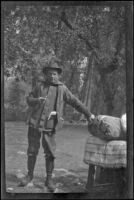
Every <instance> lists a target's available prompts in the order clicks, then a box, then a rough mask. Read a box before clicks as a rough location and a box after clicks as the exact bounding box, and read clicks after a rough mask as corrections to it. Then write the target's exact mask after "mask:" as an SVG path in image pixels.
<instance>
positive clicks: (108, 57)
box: [4, 3, 126, 116]
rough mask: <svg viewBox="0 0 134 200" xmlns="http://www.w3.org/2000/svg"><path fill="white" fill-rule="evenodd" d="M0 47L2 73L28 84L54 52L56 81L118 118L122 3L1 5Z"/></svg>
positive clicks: (122, 65) (122, 54)
mask: <svg viewBox="0 0 134 200" xmlns="http://www.w3.org/2000/svg"><path fill="white" fill-rule="evenodd" d="M4 51H5V52H4V53H5V56H4V72H5V75H6V76H16V77H18V78H19V79H22V80H23V81H25V82H26V84H28V85H29V84H32V85H33V86H34V85H35V84H36V80H37V79H38V78H39V77H40V76H41V68H42V64H41V60H42V59H45V60H46V62H48V61H49V59H50V58H51V57H52V56H56V57H58V58H59V60H60V64H61V65H62V67H63V76H62V81H63V82H65V84H66V85H67V86H68V87H69V89H71V90H72V92H73V93H74V94H75V95H76V96H78V97H79V98H80V99H81V100H82V101H83V102H84V103H85V104H86V105H87V106H88V107H89V109H91V111H92V112H93V113H95V114H98V113H101V114H102V113H104V114H110V115H117V116H119V115H120V113H121V112H122V111H121V110H122V108H123V107H125V90H126V82H125V72H126V69H125V62H126V58H125V7H124V6H121V7H118V6H112V7H110V6H92V7H91V6H46V5H42V6H38V5H26V6H24V5H23V6H19V5H18V6H16V5H15V6H14V5H13V6H12V5H10V4H8V3H7V4H5V5H4ZM83 62H84V64H83ZM120 100H122V101H120Z"/></svg>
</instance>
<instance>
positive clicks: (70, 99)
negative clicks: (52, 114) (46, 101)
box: [27, 81, 91, 129]
mask: <svg viewBox="0 0 134 200" xmlns="http://www.w3.org/2000/svg"><path fill="white" fill-rule="evenodd" d="M40 96H42V94H41V84H39V85H37V86H36V87H35V88H34V89H33V91H32V92H31V93H30V94H29V96H28V97H27V103H28V105H29V106H30V108H31V110H30V112H29V116H28V121H29V120H30V118H31V117H32V115H34V116H36V125H37V122H38V121H39V118H40V111H41V109H42V107H41V105H40V103H39V100H38V98H39V97H40ZM64 101H65V102H66V103H67V104H69V105H71V106H72V107H73V108H75V109H76V110H77V111H78V112H80V113H83V114H84V115H85V116H86V117H87V118H89V117H90V115H91V113H90V112H89V111H88V108H87V107H85V106H84V104H82V103H81V102H80V100H79V99H78V98H76V97H75V96H74V95H73V94H72V93H71V92H70V91H69V89H68V88H67V87H66V86H65V85H64V84H63V83H62V82H60V81H59V82H58V97H57V105H56V111H57V119H58V124H57V126H56V129H57V128H60V127H61V126H62V124H63V118H62V117H63V106H64Z"/></svg>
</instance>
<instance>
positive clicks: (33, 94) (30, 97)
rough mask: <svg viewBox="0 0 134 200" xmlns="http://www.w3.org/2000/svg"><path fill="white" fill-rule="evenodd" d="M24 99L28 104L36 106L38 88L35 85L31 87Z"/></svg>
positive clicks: (37, 102)
mask: <svg viewBox="0 0 134 200" xmlns="http://www.w3.org/2000/svg"><path fill="white" fill-rule="evenodd" d="M26 100H27V104H28V105H29V106H36V105H37V104H39V99H38V88H37V87H35V88H33V90H32V91H31V92H30V93H29V95H28V96H27V97H26Z"/></svg>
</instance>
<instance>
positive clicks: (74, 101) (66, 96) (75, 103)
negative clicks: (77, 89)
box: [63, 85, 91, 118]
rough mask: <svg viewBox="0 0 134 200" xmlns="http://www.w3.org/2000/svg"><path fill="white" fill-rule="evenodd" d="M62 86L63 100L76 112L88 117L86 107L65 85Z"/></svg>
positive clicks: (88, 113)
mask: <svg viewBox="0 0 134 200" xmlns="http://www.w3.org/2000/svg"><path fill="white" fill-rule="evenodd" d="M63 87H64V93H63V100H64V101H65V102H66V103H67V104H69V105H71V106H72V107H73V108H75V109H76V110H77V111H78V112H80V113H83V114H84V115H85V116H86V117H87V118H89V117H90V116H91V113H90V112H89V111H88V108H87V107H86V106H85V105H84V104H83V103H82V102H81V101H80V100H79V99H78V98H76V97H75V96H74V95H73V94H72V93H71V92H70V90H69V89H68V88H67V87H66V86H65V85H64V86H63Z"/></svg>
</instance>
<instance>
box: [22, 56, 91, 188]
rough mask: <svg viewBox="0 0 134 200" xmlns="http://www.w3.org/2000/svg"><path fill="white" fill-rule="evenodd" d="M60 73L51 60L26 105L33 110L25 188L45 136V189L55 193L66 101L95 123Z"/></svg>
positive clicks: (30, 178) (30, 118) (29, 182)
mask: <svg viewBox="0 0 134 200" xmlns="http://www.w3.org/2000/svg"><path fill="white" fill-rule="evenodd" d="M61 73H62V69H61V68H60V67H59V65H58V63H57V61H56V60H54V59H52V60H51V61H50V62H49V64H48V65H47V66H45V67H44V68H43V74H44V81H42V83H41V84H38V85H37V86H36V87H35V88H34V89H33V91H32V92H31V93H30V95H29V96H28V97H27V103H28V105H29V106H30V107H31V113H30V116H29V121H28V124H29V129H28V150H27V155H28V162H27V167H28V174H27V176H26V177H25V179H24V180H23V181H22V183H21V185H23V186H25V185H28V184H31V183H32V179H33V172H34V167H35V163H36V157H37V154H38V150H39V147H40V138H41V135H42V146H43V149H44V154H45V163H46V174H47V177H46V181H45V186H46V187H47V188H48V189H49V190H50V191H52V192H53V191H54V189H55V187H54V184H53V182H52V172H53V170H54V159H55V148H56V144H55V133H56V129H57V128H58V126H59V124H61V123H63V119H62V114H63V103H64V101H65V102H66V103H68V104H70V105H71V106H72V107H74V108H75V109H76V110H77V111H79V112H81V113H83V114H84V115H85V116H86V118H87V120H92V117H93V115H92V114H91V113H90V112H89V111H88V109H87V108H86V107H85V106H84V105H83V104H82V103H81V102H80V101H79V100H78V99H77V98H76V97H75V96H74V95H73V94H72V93H71V92H70V91H69V90H68V88H67V87H66V86H65V85H64V84H63V83H62V82H60V81H59V77H60V74H61Z"/></svg>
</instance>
